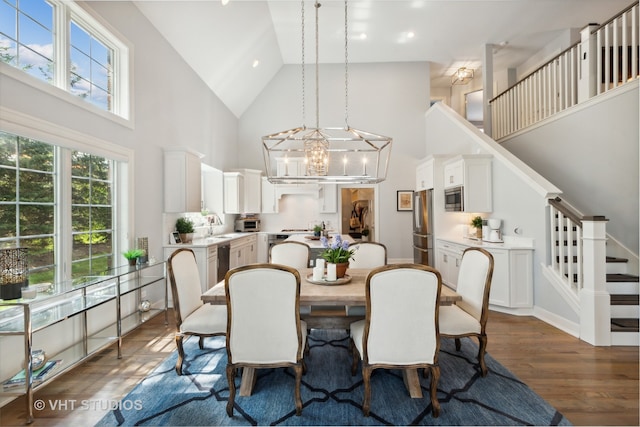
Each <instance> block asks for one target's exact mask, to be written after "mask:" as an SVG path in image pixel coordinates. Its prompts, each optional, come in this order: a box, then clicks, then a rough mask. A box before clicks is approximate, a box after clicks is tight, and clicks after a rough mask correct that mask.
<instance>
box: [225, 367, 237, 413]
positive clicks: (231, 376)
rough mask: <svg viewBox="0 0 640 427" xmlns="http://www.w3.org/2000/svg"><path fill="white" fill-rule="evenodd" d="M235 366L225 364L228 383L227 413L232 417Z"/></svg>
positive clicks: (234, 393) (234, 392) (234, 397)
mask: <svg viewBox="0 0 640 427" xmlns="http://www.w3.org/2000/svg"><path fill="white" fill-rule="evenodd" d="M235 376H236V368H235V367H234V366H233V365H230V364H227V382H228V383H229V400H227V415H228V416H230V417H233V405H234V404H235V400H236V380H235Z"/></svg>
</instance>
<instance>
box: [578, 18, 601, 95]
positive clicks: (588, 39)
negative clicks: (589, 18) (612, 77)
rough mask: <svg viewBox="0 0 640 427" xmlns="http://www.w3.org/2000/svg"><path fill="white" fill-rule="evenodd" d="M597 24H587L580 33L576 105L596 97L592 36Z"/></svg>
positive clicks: (593, 41)
mask: <svg viewBox="0 0 640 427" xmlns="http://www.w3.org/2000/svg"><path fill="white" fill-rule="evenodd" d="M597 28H598V25H597V24H589V25H587V26H586V27H584V28H583V29H582V30H581V31H580V38H581V43H580V62H579V63H580V73H579V75H578V76H579V77H578V103H580V102H584V101H586V100H587V99H590V98H592V97H594V96H595V95H596V87H597V84H598V81H597V78H598V73H597V64H598V61H597V59H598V55H597V53H598V46H597V43H596V36H595V34H593V31H595V30H596V29H597Z"/></svg>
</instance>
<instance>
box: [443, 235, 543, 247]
mask: <svg viewBox="0 0 640 427" xmlns="http://www.w3.org/2000/svg"><path fill="white" fill-rule="evenodd" d="M436 240H443V241H446V242H450V243H455V244H458V245H464V246H469V247H479V248H486V249H531V250H533V239H530V238H527V237H511V236H504V242H502V243H494V242H485V241H483V240H475V239H467V238H464V237H436Z"/></svg>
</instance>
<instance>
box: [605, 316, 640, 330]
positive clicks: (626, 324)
mask: <svg viewBox="0 0 640 427" xmlns="http://www.w3.org/2000/svg"><path fill="white" fill-rule="evenodd" d="M639 323H640V322H638V319H611V332H640V324H639Z"/></svg>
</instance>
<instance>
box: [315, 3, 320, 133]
mask: <svg viewBox="0 0 640 427" xmlns="http://www.w3.org/2000/svg"><path fill="white" fill-rule="evenodd" d="M315 7H316V129H320V79H319V74H320V73H319V71H318V54H319V48H318V37H319V30H318V22H319V20H318V9H320V3H319V2H318V1H316V4H315Z"/></svg>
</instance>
